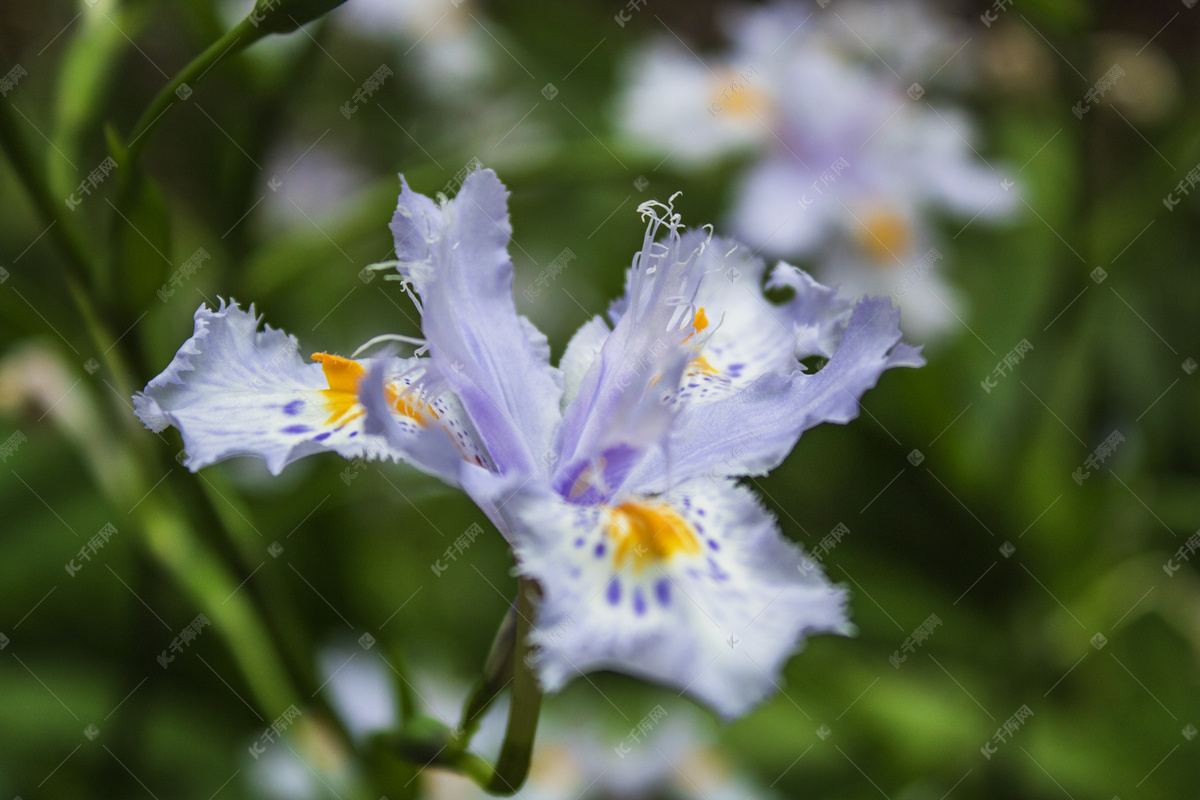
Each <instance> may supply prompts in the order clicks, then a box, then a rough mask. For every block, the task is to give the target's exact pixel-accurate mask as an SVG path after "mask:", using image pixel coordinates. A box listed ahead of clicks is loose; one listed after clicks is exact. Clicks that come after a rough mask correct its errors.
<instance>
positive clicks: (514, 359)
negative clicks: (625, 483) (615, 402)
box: [391, 170, 562, 472]
mask: <svg viewBox="0 0 1200 800" xmlns="http://www.w3.org/2000/svg"><path fill="white" fill-rule="evenodd" d="M401 184H402V189H401V194H400V200H399V204H398V206H397V208H396V214H395V216H394V217H393V219H392V225H391V227H392V232H393V234H394V235H395V238H396V258H397V259H398V261H399V272H400V274H401V275H402V276H403V277H404V278H405V279H406V280H408V281H410V282H411V283H412V285H413V286H414V288H415V289H416V291H417V292H418V293H419V294H420V296H421V303H422V309H421V327H422V330H423V332H424V334H425V338H426V341H427V342H428V344H429V352H430V355H431V356H432V359H433V362H434V365H435V366H436V367H437V368H438V370H439V371H440V373H441V375H442V376H443V377H444V379H445V380H446V382H447V384H448V385H449V387H450V388H451V390H452V391H453V392H454V394H455V395H456V396H457V397H458V398H459V399H460V400H461V402H462V404H463V406H464V407H465V408H466V410H467V413H468V414H469V416H470V418H471V420H472V421H473V423H474V425H475V428H476V430H477V431H478V433H479V436H480V438H481V439H482V441H483V443H484V446H485V448H486V450H487V452H488V453H489V455H490V456H491V458H492V460H493V462H494V464H495V466H496V468H497V469H498V470H500V471H502V472H505V471H508V470H517V471H519V472H532V471H537V470H538V469H541V468H543V467H542V466H541V465H542V464H543V455H544V454H545V453H546V452H548V451H549V449H550V444H551V440H552V437H553V434H554V430H555V428H556V426H557V424H558V422H559V419H560V412H559V397H560V396H561V395H562V379H561V376H560V375H559V374H558V371H557V370H556V369H554V368H553V367H551V366H550V364H549V362H548V358H547V355H548V348H547V347H545V340H544V338H541V339H537V338H535V337H532V335H531V332H530V330H529V328H531V327H532V325H530V324H529V323H528V322H527V321H525V320H523V319H522V318H520V317H519V316H518V315H517V311H516V306H515V304H514V303H513V297H512V279H513V265H512V261H511V259H510V258H509V256H508V251H507V247H508V241H509V238H510V237H511V234H512V227H511V225H510V224H509V220H508V204H507V197H508V192H507V190H505V188H504V185H503V184H502V183H500V181H499V179H498V178H497V177H496V174H495V173H494V172H492V171H491V170H479V171H476V172H473V173H471V174H470V175H468V176H467V177H466V179H465V180H464V181H463V183H462V188H461V189H460V190H459V192H458V195H457V196H456V197H455V198H454V199H453V200H449V201H445V202H443V203H441V204H438V203H435V202H433V201H432V200H430V199H429V198H428V197H425V196H424V195H420V194H417V193H416V192H414V191H412V190H411V189H409V188H408V184H407V183H406V182H404V179H403V177H402V178H401Z"/></svg>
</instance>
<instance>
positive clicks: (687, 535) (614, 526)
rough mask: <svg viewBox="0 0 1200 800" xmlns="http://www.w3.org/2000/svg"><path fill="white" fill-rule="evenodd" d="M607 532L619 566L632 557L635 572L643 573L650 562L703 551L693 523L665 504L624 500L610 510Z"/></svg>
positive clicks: (697, 553) (614, 557)
mask: <svg viewBox="0 0 1200 800" xmlns="http://www.w3.org/2000/svg"><path fill="white" fill-rule="evenodd" d="M608 533H609V535H610V536H611V537H612V539H613V542H614V544H615V550H614V552H613V561H614V563H615V564H616V566H617V568H618V569H620V568H621V567H623V566H624V565H625V563H626V562H627V561H630V560H632V561H633V569H634V572H640V571H641V570H642V569H643V568H644V567H645V566H646V565H647V564H651V563H658V562H662V561H667V560H669V559H671V558H672V557H674V556H676V555H680V554H683V555H690V556H694V555H699V553H700V540H699V539H698V538H697V537H696V533H695V531H693V530H692V526H691V525H690V524H689V523H688V521H687V520H685V519H684V518H683V517H682V516H680V515H679V512H677V511H676V510H675V509H673V508H672V507H671V506H669V505H667V504H666V503H648V502H629V503H622V504H621V505H619V506H617V507H616V508H613V509H612V510H611V511H609V519H608Z"/></svg>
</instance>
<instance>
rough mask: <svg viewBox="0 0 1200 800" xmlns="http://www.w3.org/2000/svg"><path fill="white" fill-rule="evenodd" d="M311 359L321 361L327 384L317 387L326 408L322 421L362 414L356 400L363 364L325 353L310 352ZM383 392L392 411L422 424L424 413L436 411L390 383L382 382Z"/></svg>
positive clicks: (340, 421)
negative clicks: (325, 416) (327, 415)
mask: <svg viewBox="0 0 1200 800" xmlns="http://www.w3.org/2000/svg"><path fill="white" fill-rule="evenodd" d="M312 359H313V361H319V362H320V363H321V369H322V370H323V371H324V373H325V382H326V383H328V384H329V388H328V389H322V390H321V394H322V395H323V396H324V398H325V409H326V410H327V411H328V412H329V418H328V419H326V420H325V424H326V425H339V426H340V425H345V424H346V423H348V422H350V421H352V420H355V419H358V418H359V417H361V416H362V415H363V414H365V413H366V409H364V408H363V407H362V404H361V403H360V402H359V400H358V385H359V383H361V382H362V379H363V376H364V375H366V372H367V370H366V367H364V366H363V365H362V364H360V363H358V362H357V361H355V360H354V359H352V358H342V357H341V356H335V355H330V354H329V353H313V354H312ZM383 392H384V397H385V398H386V399H387V402H388V405H389V406H391V407H392V408H393V409H394V410H395V411H396V413H398V414H401V415H403V416H405V417H408V418H409V419H411V420H412V421H413V422H415V423H417V424H418V425H420V426H421V427H422V428H424V427H425V424H426V423H425V415H426V414H428V415H429V416H431V417H433V418H434V419H437V412H435V411H434V410H433V409H432V408H430V407H429V405H428V404H427V403H422V402H420V401H419V400H417V399H416V398H414V397H413V396H411V395H409V394H407V393H405V394H401V393H398V392H397V391H396V388H395V386H394V385H392V384H387V385H385V386H384V387H383Z"/></svg>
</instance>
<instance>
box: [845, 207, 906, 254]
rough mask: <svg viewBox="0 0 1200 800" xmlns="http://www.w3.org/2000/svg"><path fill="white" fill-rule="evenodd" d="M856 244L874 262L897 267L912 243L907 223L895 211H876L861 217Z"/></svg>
mask: <svg viewBox="0 0 1200 800" xmlns="http://www.w3.org/2000/svg"><path fill="white" fill-rule="evenodd" d="M862 223H863V227H862V228H860V229H859V232H858V243H859V245H860V246H861V247H862V248H863V250H865V251H866V252H867V255H869V256H870V257H871V258H873V259H874V260H875V261H879V262H882V263H884V264H888V265H891V264H896V265H897V266H899V264H900V261H899V260H898V259H903V258H904V255H905V253H907V252H908V249H909V247H910V246H911V243H912V232H911V231H910V230H909V227H908V222H907V221H906V220H905V219H904V217H902V216H901V215H900V214H898V213H897V212H895V211H890V210H888V209H876V210H872V211H869V212H868V213H866V214H864V215H863V216H862Z"/></svg>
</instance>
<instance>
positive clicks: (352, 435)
mask: <svg viewBox="0 0 1200 800" xmlns="http://www.w3.org/2000/svg"><path fill="white" fill-rule="evenodd" d="M355 436H358V431H350V433H349V434H348V435H347V436H346V438H347V439H353V438H354V437H355Z"/></svg>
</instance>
